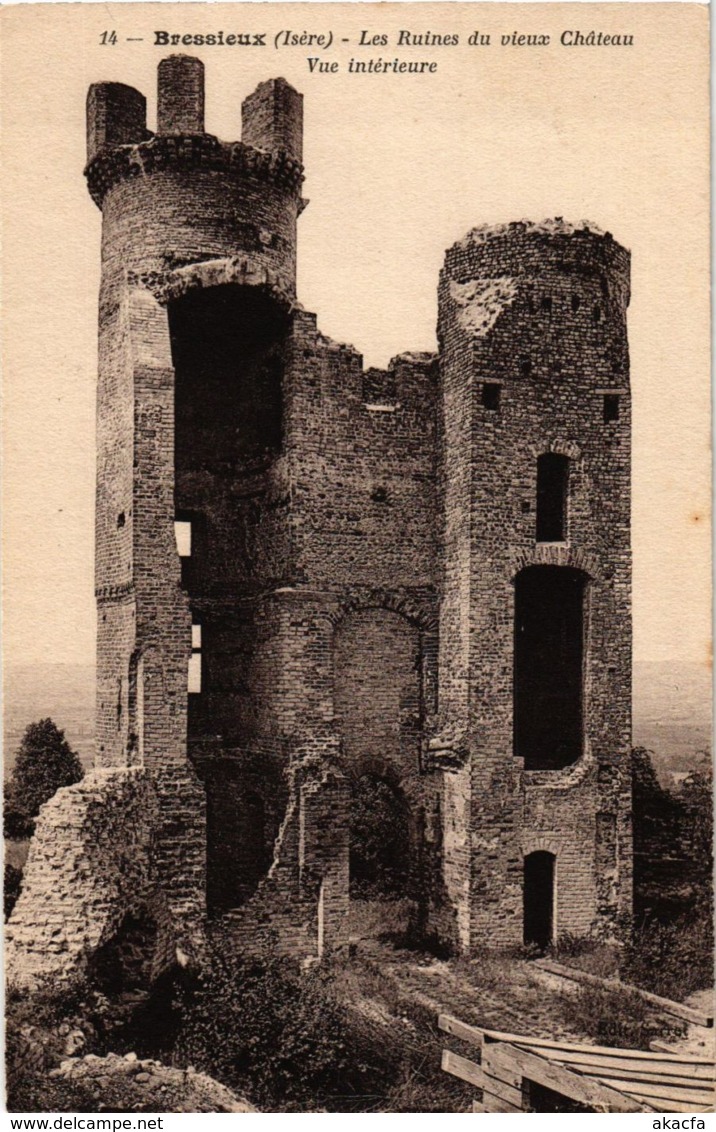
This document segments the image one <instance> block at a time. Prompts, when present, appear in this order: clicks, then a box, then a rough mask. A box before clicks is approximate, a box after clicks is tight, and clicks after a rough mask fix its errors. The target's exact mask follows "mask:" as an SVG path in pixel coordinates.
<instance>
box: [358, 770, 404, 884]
mask: <svg viewBox="0 0 716 1132" xmlns="http://www.w3.org/2000/svg"><path fill="white" fill-rule="evenodd" d="M409 881H410V820H409V811H408V805H407V802H406V800H405V797H404V795H403V793H402V791H401V790H400V789H398V787H396V786H393V784H392V783H390V782H389V781H388V780H387V779H386V778H383V777H381V776H380V775H377V774H363V775H361V776H360V777H359V778H357V779H356V780H355V783H354V785H353V795H352V800H351V824H350V894H351V897H352V898H353V899H358V900H381V899H396V898H398V897H404V896H408V895H409V891H408V890H409V887H410V884H409Z"/></svg>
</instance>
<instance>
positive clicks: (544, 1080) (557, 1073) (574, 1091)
mask: <svg viewBox="0 0 716 1132" xmlns="http://www.w3.org/2000/svg"><path fill="white" fill-rule="evenodd" d="M491 1056H492V1058H493V1065H494V1067H495V1068H497V1067H498V1066H500V1065H505V1066H506V1067H508V1068H515V1067H516V1068H517V1069H519V1070H521V1072H522V1075H523V1077H527V1078H529V1080H530V1081H535V1082H536V1083H537V1084H539V1085H545V1086H546V1087H547V1088H548V1089H553V1090H554V1091H555V1092H557V1093H561V1094H562V1096H565V1097H569V1098H570V1099H571V1100H575V1101H578V1102H579V1103H580V1104H584V1105H587V1106H588V1107H589V1108H593V1109H595V1110H596V1111H597V1112H643V1111H644V1109H643V1107H642V1105H641V1104H640V1102H638V1101H636V1100H634V1098H633V1097H632V1096H629V1095H628V1094H626V1093H623V1092H621V1091H618V1090H617V1089H614V1088H612V1087H611V1086H610V1085H605V1084H603V1083H602V1082H601V1081H599V1082H598V1081H595V1080H594V1079H593V1078H590V1077H586V1076H582V1075H581V1074H578V1073H575V1072H573V1071H572V1070H570V1069H566V1068H565V1067H564V1066H563V1065H560V1064H559V1063H558V1062H556V1061H551V1060H548V1059H547V1058H544V1057H540V1056H539V1055H538V1054H536V1053H531V1052H528V1051H527V1050H525V1049H520V1047H519V1046H513V1045H502V1046H501V1047H500V1048H499V1049H498V1048H496V1049H495V1050H494V1051H492V1053H491Z"/></svg>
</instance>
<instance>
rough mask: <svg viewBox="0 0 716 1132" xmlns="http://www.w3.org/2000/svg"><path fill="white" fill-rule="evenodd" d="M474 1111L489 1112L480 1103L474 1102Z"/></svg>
mask: <svg viewBox="0 0 716 1132" xmlns="http://www.w3.org/2000/svg"><path fill="white" fill-rule="evenodd" d="M472 1111H473V1112H487V1109H486V1108H485V1106H484V1105H481V1104H480V1102H479V1101H473V1102H472Z"/></svg>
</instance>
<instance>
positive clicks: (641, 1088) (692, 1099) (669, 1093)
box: [595, 1077, 713, 1106]
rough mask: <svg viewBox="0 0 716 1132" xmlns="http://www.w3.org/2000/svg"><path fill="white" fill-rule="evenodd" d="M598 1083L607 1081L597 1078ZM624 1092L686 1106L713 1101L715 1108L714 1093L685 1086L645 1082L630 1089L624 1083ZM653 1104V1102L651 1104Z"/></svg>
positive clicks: (607, 1081) (608, 1081) (635, 1084)
mask: <svg viewBox="0 0 716 1132" xmlns="http://www.w3.org/2000/svg"><path fill="white" fill-rule="evenodd" d="M595 1080H596V1081H603V1080H605V1079H604V1078H602V1077H595ZM605 1083H606V1084H610V1083H611V1084H613V1082H612V1081H610V1080H606V1081H605ZM624 1091H625V1092H628V1093H631V1094H632V1095H633V1094H634V1093H635V1092H638V1093H639V1096H640V1097H656V1098H658V1099H659V1100H662V1101H683V1102H684V1104H706V1105H708V1102H709V1099H711V1101H712V1106H713V1091H711V1092H701V1091H700V1090H699V1089H687V1088H686V1087H685V1086H680V1085H677V1086H676V1087H674V1086H673V1085H662V1084H658V1083H657V1082H654V1083H649V1084H644V1083H643V1082H639V1083H637V1082H634V1088H633V1089H632V1088H630V1087H629V1085H628V1083H627V1082H626V1081H625V1082H624ZM650 1103H653V1102H650Z"/></svg>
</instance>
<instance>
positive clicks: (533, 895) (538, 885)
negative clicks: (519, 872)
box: [522, 850, 555, 952]
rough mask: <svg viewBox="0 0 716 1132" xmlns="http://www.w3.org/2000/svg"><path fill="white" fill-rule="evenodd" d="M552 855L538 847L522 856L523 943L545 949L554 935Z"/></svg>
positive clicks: (553, 871)
mask: <svg viewBox="0 0 716 1132" xmlns="http://www.w3.org/2000/svg"><path fill="white" fill-rule="evenodd" d="M554 880H555V857H554V854H553V853H547V852H545V851H544V850H539V851H537V852H536V853H530V854H529V856H527V857H525V862H524V877H523V885H522V896H523V921H522V922H523V929H524V943H525V946H530V945H532V946H535V947H538V948H539V950H540V951H541V952H544V951H546V950H547V948H548V947H549V945H550V944H551V943H552V942H553V940H554V937H555V907H554V905H555V900H554V897H555V891H554Z"/></svg>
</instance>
